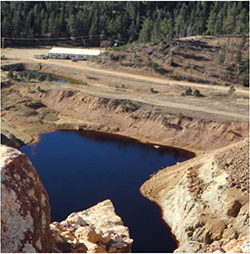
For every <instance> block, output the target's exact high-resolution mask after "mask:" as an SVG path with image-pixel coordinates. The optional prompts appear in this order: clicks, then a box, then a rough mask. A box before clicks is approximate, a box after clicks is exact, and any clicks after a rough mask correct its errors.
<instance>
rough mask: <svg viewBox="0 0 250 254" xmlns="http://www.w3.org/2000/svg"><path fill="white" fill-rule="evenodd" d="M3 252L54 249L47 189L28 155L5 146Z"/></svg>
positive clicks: (2, 156) (2, 186)
mask: <svg viewBox="0 0 250 254" xmlns="http://www.w3.org/2000/svg"><path fill="white" fill-rule="evenodd" d="M1 194H2V195H1V200H2V206H1V249H2V252H10V253H11V252H50V251H51V247H52V244H51V234H50V227H49V223H50V206H49V202H48V196H47V193H46V191H45V189H44V187H43V184H42V182H41V181H40V179H39V176H38V174H37V173H36V171H35V170H34V168H33V166H32V165H31V163H30V161H29V160H28V158H27V157H26V156H25V155H23V154H21V153H20V152H19V151H18V150H16V149H14V148H9V147H7V146H1Z"/></svg>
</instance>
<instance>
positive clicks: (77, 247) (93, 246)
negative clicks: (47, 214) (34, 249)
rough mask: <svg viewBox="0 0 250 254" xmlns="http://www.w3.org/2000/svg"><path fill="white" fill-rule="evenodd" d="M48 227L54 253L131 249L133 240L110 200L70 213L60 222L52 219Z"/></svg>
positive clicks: (118, 251)
mask: <svg viewBox="0 0 250 254" xmlns="http://www.w3.org/2000/svg"><path fill="white" fill-rule="evenodd" d="M50 228H51V232H52V240H53V244H54V251H56V252H87V253H125V252H131V246H132V242H133V240H132V239H130V237H129V231H128V228H127V227H125V226H123V222H122V220H121V218H120V217H119V216H117V215H116V214H115V211H114V206H113V204H112V203H111V201H110V200H105V201H103V202H101V203H98V204H97V205H95V206H93V207H91V208H89V209H88V210H85V211H82V212H77V213H72V214H70V215H69V216H68V218H67V219H66V220H64V221H62V222H60V223H59V222H53V223H52V224H51V225H50Z"/></svg>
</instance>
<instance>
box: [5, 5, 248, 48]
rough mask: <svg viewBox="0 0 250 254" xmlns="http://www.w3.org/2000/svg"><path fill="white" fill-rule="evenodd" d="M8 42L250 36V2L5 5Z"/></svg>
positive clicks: (129, 40) (153, 40)
mask: <svg viewBox="0 0 250 254" xmlns="http://www.w3.org/2000/svg"><path fill="white" fill-rule="evenodd" d="M1 14H2V15H1V21H2V26H1V32H2V37H8V38H59V37H76V36H84V37H85V38H86V39H87V40H88V39H89V40H93V38H95V36H96V38H97V39H98V40H99V38H98V37H97V36H100V35H102V36H103V38H108V39H109V40H117V41H120V42H122V43H124V44H126V43H131V42H134V41H139V42H144V43H145V42H153V43H159V42H161V41H170V40H173V39H176V38H180V37H185V36H192V35H224V34H226V35H228V34H230V35H231V34H235V35H241V34H246V33H248V29H249V6H248V2H242V1H231V2H218V1H214V2H205V1H204V2H194V1H192V2H191V1H190V2H177V1H175V2H147V1H143V2H141V1H140V2H125V1H122V2H119V1H117V2H113V1H112V2H101V1H92V2H85V1H84V2H81V1H75V2H74V1H58V2H51V1H50V2H42V1H37V2H29V1H9V2H7V1H2V2H1Z"/></svg>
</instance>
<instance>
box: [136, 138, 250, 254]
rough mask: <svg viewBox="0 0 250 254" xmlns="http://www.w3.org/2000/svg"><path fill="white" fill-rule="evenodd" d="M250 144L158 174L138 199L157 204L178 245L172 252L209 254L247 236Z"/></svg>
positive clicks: (143, 187)
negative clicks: (212, 249) (143, 197)
mask: <svg viewBox="0 0 250 254" xmlns="http://www.w3.org/2000/svg"><path fill="white" fill-rule="evenodd" d="M248 155H249V141H248V139H245V140H244V141H241V142H239V143H236V144H233V145H230V146H228V147H225V148H222V149H220V150H216V151H214V152H211V153H208V154H206V155H202V156H199V157H197V158H194V159H191V160H189V161H186V162H183V163H180V164H177V165H175V166H172V167H169V168H167V169H163V170H161V171H159V172H158V173H157V174H156V175H154V176H153V177H152V178H151V179H149V180H148V181H147V182H145V183H144V184H143V186H142V187H141V189H140V190H141V193H142V194H143V195H144V196H146V197H147V198H149V199H150V200H152V201H155V202H157V203H158V204H159V205H160V206H161V207H162V209H163V217H164V219H165V221H166V222H167V223H168V224H169V225H170V226H171V228H172V232H173V233H174V234H175V235H176V238H177V240H178V241H179V248H178V249H177V250H176V252H191V253H192V252H207V251H208V249H209V248H210V247H211V246H221V245H225V244H227V243H228V242H229V241H230V240H233V239H238V238H242V237H244V236H247V235H249V228H248V224H249V196H248V194H249V193H248V185H249V179H248V169H249V167H248V165H249V157H248Z"/></svg>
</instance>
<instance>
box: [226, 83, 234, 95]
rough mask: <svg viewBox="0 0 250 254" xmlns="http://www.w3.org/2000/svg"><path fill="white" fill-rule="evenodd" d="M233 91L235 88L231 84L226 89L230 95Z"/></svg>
mask: <svg viewBox="0 0 250 254" xmlns="http://www.w3.org/2000/svg"><path fill="white" fill-rule="evenodd" d="M234 92H235V88H234V86H233V85H231V86H230V88H229V89H228V94H229V95H230V96H231V95H233V94H234Z"/></svg>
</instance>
